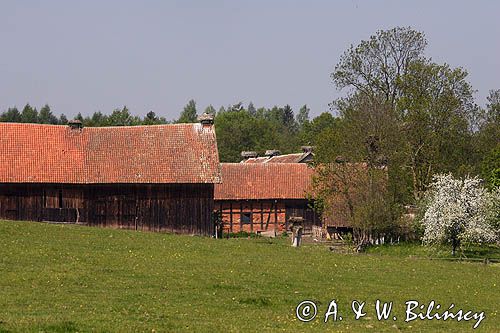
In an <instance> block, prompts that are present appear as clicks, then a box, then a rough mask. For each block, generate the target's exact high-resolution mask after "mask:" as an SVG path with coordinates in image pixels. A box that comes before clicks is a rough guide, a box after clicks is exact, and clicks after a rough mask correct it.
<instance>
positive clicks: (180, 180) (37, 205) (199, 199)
mask: <svg viewBox="0 0 500 333" xmlns="http://www.w3.org/2000/svg"><path fill="white" fill-rule="evenodd" d="M0 151H1V152H2V154H1V155H0V218H2V219H11V220H32V221H59V222H75V223H82V224H88V225H96V226H111V227H118V228H128V229H137V230H153V231H168V232H175V233H188V234H202V235H211V234H212V233H213V224H212V220H211V218H212V212H213V202H214V201H213V199H214V198H213V195H214V184H215V183H218V182H220V180H221V177H220V164H219V159H218V152H217V143H216V139H215V131H214V128H213V120H212V119H210V118H205V119H204V120H202V123H197V124H176V125H155V126H133V127H101V128H83V127H82V126H81V123H78V122H72V123H71V124H70V126H58V125H39V124H16V123H0Z"/></svg>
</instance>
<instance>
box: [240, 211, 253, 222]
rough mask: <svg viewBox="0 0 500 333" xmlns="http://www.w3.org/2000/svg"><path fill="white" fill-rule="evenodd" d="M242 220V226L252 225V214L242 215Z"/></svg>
mask: <svg viewBox="0 0 500 333" xmlns="http://www.w3.org/2000/svg"><path fill="white" fill-rule="evenodd" d="M240 219H241V223H242V224H250V223H252V213H241V216H240Z"/></svg>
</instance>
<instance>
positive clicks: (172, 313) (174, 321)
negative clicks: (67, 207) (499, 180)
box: [0, 221, 500, 332]
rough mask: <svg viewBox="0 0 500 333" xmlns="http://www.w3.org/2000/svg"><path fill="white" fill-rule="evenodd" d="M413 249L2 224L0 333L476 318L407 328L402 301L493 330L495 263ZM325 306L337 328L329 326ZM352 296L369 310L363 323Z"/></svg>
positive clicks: (391, 328) (383, 326)
mask: <svg viewBox="0 0 500 333" xmlns="http://www.w3.org/2000/svg"><path fill="white" fill-rule="evenodd" d="M415 251H416V252H418V251H422V250H421V249H420V248H419V247H415V248H413V250H411V247H410V249H408V248H403V247H399V248H398V247H397V246H396V247H388V246H384V247H380V248H379V249H373V250H370V251H368V253H365V254H337V253H332V252H331V251H330V250H329V249H328V247H327V246H325V245H320V244H313V243H307V244H304V246H302V247H300V248H292V247H291V246H290V244H289V241H288V240H287V239H281V238H278V239H265V238H252V239H219V240H217V239H211V238H206V237H195V236H181V235H170V234H161V233H150V232H136V231H127V230H114V229H101V228H91V227H83V226H75V225H53V224H44V223H31V222H12V221H0V273H1V278H0V332H181V331H194V332H256V331H260V332H309V331H311V332H400V331H403V332H470V331H473V329H472V326H473V325H474V321H473V320H471V321H464V320H462V321H460V322H458V321H450V320H448V321H442V320H441V321H438V320H414V321H411V322H405V302H406V301H408V300H417V301H419V302H420V303H424V304H427V303H429V302H430V301H431V300H435V301H436V302H437V303H439V304H441V305H442V306H443V308H445V309H447V308H448V306H449V305H450V304H451V303H454V304H455V309H458V308H460V309H463V310H464V311H467V310H473V311H478V312H479V311H484V314H485V319H484V320H483V321H482V322H481V323H480V325H479V327H478V328H477V329H476V330H475V331H478V332H498V330H499V327H500V314H499V313H498V307H499V305H500V293H499V284H500V265H499V264H495V263H493V264H488V265H485V264H483V263H476V262H454V261H446V260H430V259H428V258H422V256H421V255H420V256H418V258H417V257H416V256H413V255H412V253H413V252H415ZM426 251H427V250H426ZM495 251H496V250H494V251H493V253H494V255H496V253H497V252H495ZM418 253H419V254H422V253H421V252H418ZM426 253H427V254H428V252H426ZM424 257H425V256H424ZM377 299H380V300H381V301H383V302H389V301H392V302H393V312H392V313H391V318H390V319H388V320H381V321H379V320H377V317H376V313H375V310H374V303H375V301H376V300H377ZM303 300H311V301H314V302H315V304H316V305H317V309H318V316H317V317H316V318H315V319H313V320H312V321H310V322H300V321H299V320H298V319H297V318H296V311H295V310H296V306H297V305H298V304H299V303H300V302H301V301H303ZM331 300H336V303H337V305H338V317H340V316H342V318H343V320H340V319H338V317H337V321H333V320H332V317H330V320H329V321H328V322H327V323H324V322H323V319H324V313H325V312H326V309H327V307H328V305H329V303H330V301H331ZM353 300H358V301H360V302H363V301H364V302H366V305H365V307H364V309H365V312H366V315H365V316H364V317H362V318H360V319H359V320H354V314H353V312H352V310H351V302H352V301H353ZM393 316H395V317H396V318H397V320H393V318H392V317H393Z"/></svg>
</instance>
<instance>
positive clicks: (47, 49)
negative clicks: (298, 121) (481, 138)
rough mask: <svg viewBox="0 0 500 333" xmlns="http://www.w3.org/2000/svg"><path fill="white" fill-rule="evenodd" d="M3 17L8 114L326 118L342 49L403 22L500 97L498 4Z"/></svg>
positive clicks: (209, 7)
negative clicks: (234, 109)
mask: <svg viewBox="0 0 500 333" xmlns="http://www.w3.org/2000/svg"><path fill="white" fill-rule="evenodd" d="M0 13H1V18H0V41H1V50H0V111H4V110H6V109H7V108H8V107H11V106H17V107H18V108H22V107H23V106H24V104H25V103H26V102H30V103H31V105H34V106H37V107H40V106H41V105H43V104H45V103H49V104H50V105H51V107H52V109H53V111H54V112H55V113H56V114H60V113H65V114H66V115H67V116H69V117H72V116H74V115H76V114H77V113H78V112H81V113H82V114H83V115H89V114H91V113H93V112H94V111H99V110H100V111H102V112H105V113H110V112H111V111H112V110H113V109H114V108H116V107H121V106H123V105H127V106H128V107H129V108H130V109H131V111H132V113H134V114H138V115H144V114H145V113H146V112H148V111H149V110H153V111H155V112H156V113H157V114H159V115H162V116H165V117H167V119H172V118H174V117H177V116H178V114H179V112H180V110H182V108H183V106H184V105H185V104H186V102H187V101H188V100H189V99H191V98H193V99H195V100H196V101H197V103H198V109H199V110H200V109H203V108H205V107H206V106H207V105H208V104H213V105H214V106H215V107H216V108H217V109H218V108H219V106H221V105H228V104H231V103H236V102H238V101H243V102H244V103H245V105H246V104H247V103H248V102H250V101H253V103H254V104H255V105H256V106H257V107H259V106H266V107H271V106H273V105H284V104H287V103H288V104H290V105H291V106H292V107H293V108H294V110H298V108H299V107H300V106H301V105H303V104H308V105H309V106H310V108H311V114H312V115H318V114H319V113H321V112H323V111H327V110H328V103H329V102H330V101H331V100H332V99H334V98H335V97H337V96H339V92H337V91H336V90H335V87H334V86H333V84H332V83H331V80H330V77H329V74H330V73H331V71H332V69H333V67H334V65H335V64H336V63H337V62H338V60H339V57H340V55H341V54H342V52H343V51H344V50H345V49H346V48H347V47H348V46H349V45H350V44H357V43H358V42H359V41H360V40H362V39H366V38H368V37H369V36H370V35H371V34H373V33H374V32H375V31H376V30H379V29H387V28H391V27H394V26H398V25H401V26H412V27H413V28H415V29H417V30H421V31H424V32H425V33H426V36H427V38H428V40H429V46H428V49H427V56H431V57H432V58H433V59H434V60H435V61H436V62H447V63H449V64H451V65H452V66H462V67H465V68H466V69H467V70H468V71H469V73H470V76H469V80H470V82H471V83H472V85H473V87H474V88H475V89H476V90H478V92H477V94H476V100H477V102H478V103H479V104H480V105H484V104H485V101H486V98H485V97H486V95H487V94H488V91H489V90H490V89H500V16H499V13H500V1H493V0H492V1H486V0H484V1H416V0H414V1H361V0H347V1H305V0H304V1H290V0H289V1H284V0H283V1H277V0H276V1H273V0H268V1H264V0H262V1H261V0H257V1H217V0H214V1H107V0H106V1H94V0H88V1H50V0H47V1H23V0H18V1H10V0H3V1H1V2H0Z"/></svg>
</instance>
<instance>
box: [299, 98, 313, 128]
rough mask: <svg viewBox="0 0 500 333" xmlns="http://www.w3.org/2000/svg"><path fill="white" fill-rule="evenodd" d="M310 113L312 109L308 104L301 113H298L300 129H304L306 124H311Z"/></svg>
mask: <svg viewBox="0 0 500 333" xmlns="http://www.w3.org/2000/svg"><path fill="white" fill-rule="evenodd" d="M309 111H310V109H309V108H308V107H307V105H306V104H304V105H303V106H302V107H301V108H300V110H299V113H297V116H296V122H297V124H298V126H299V128H300V129H302V128H303V127H304V126H305V125H306V124H308V123H309Z"/></svg>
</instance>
